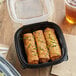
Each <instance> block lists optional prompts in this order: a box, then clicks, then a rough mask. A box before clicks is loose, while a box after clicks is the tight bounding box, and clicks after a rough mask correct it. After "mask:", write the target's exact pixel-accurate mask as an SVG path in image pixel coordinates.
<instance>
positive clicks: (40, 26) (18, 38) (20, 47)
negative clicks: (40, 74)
mask: <svg viewBox="0 0 76 76" xmlns="http://www.w3.org/2000/svg"><path fill="white" fill-rule="evenodd" d="M46 27H49V28H53V29H54V30H55V33H56V36H57V39H58V41H59V44H60V47H61V52H62V56H61V58H59V59H57V60H55V61H49V62H46V63H40V64H28V62H27V56H26V53H25V49H24V43H23V39H22V37H23V34H25V33H32V32H34V31H36V30H44V29H45V28H46ZM15 47H16V52H17V56H18V58H19V61H20V63H21V65H22V67H23V68H24V69H25V68H41V67H47V66H52V65H55V64H59V63H61V62H63V61H66V60H68V55H67V47H66V42H65V39H64V36H63V33H62V31H61V29H60V27H59V26H58V25H57V24H55V23H52V22H40V23H35V24H30V25H25V26H23V27H21V28H19V29H18V30H17V32H16V33H15Z"/></svg>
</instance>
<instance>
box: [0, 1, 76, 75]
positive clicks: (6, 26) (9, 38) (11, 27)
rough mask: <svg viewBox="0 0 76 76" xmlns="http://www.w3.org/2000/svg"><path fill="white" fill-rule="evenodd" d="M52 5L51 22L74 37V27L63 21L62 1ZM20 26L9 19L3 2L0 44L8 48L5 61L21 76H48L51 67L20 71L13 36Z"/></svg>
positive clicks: (0, 20)
mask: <svg viewBox="0 0 76 76" xmlns="http://www.w3.org/2000/svg"><path fill="white" fill-rule="evenodd" d="M54 4H55V12H56V13H55V16H54V17H55V18H54V19H53V22H55V23H56V24H58V25H59V26H60V28H61V29H62V31H63V33H66V34H71V35H76V25H72V24H69V23H68V22H67V21H66V19H65V8H64V0H54ZM1 17H2V18H1ZM21 26H22V25H21V24H18V23H15V22H13V21H12V20H11V19H10V17H9V14H8V10H7V6H6V1H5V2H4V3H3V12H2V15H1V16H0V43H2V44H6V45H9V46H10V49H9V52H8V56H7V59H8V60H9V62H11V63H12V64H13V65H14V66H15V67H16V69H17V70H18V71H19V72H20V73H21V75H22V76H48V74H49V73H50V69H51V67H47V68H40V69H33V70H32V69H31V70H29V69H26V70H23V69H21V66H20V63H19V61H18V59H17V56H16V51H15V47H14V34H15V32H16V30H17V29H18V28H20V27H21ZM46 70H47V71H46ZM31 73H32V74H31Z"/></svg>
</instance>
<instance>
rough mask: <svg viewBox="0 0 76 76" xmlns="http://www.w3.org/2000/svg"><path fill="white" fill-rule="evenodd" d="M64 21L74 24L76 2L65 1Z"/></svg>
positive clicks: (72, 0) (71, 0)
mask: <svg viewBox="0 0 76 76" xmlns="http://www.w3.org/2000/svg"><path fill="white" fill-rule="evenodd" d="M65 10H66V20H67V21H68V22H69V23H71V24H76V0H65Z"/></svg>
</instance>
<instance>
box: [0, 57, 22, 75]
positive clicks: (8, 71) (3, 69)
mask: <svg viewBox="0 0 76 76" xmlns="http://www.w3.org/2000/svg"><path fill="white" fill-rule="evenodd" d="M0 76H21V75H20V74H19V72H17V70H16V69H15V68H14V67H13V66H12V65H11V64H10V63H9V62H8V61H6V60H5V59H4V58H3V57H1V56H0Z"/></svg>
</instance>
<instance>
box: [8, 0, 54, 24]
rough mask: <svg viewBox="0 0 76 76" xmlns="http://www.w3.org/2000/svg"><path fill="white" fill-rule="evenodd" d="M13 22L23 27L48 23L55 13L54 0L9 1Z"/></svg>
mask: <svg viewBox="0 0 76 76" xmlns="http://www.w3.org/2000/svg"><path fill="white" fill-rule="evenodd" d="M7 6H8V11H9V14H10V17H11V18H12V20H13V21H15V22H17V23H21V24H23V25H26V24H32V23H37V22H43V21H48V17H49V15H52V14H53V12H54V5H53V0H7Z"/></svg>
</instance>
